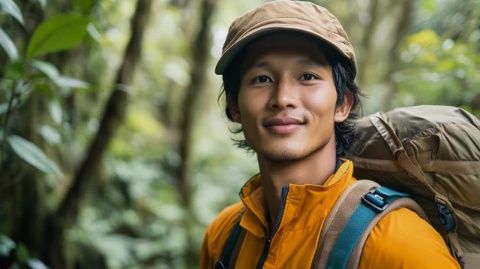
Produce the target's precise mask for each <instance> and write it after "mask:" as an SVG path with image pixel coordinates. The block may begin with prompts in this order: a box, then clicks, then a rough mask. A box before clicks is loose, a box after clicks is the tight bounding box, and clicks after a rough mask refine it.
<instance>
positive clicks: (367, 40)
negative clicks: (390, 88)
mask: <svg viewBox="0 0 480 269" xmlns="http://www.w3.org/2000/svg"><path fill="white" fill-rule="evenodd" d="M369 14H370V21H369V22H368V25H367V27H365V31H364V33H363V37H362V41H361V43H360V44H361V48H362V51H363V54H362V55H361V56H362V57H361V61H360V62H359V64H358V81H359V82H360V84H364V85H366V84H367V83H366V75H367V66H368V63H369V60H370V56H371V54H372V51H373V49H374V48H373V46H372V39H373V37H374V36H375V31H376V30H377V26H378V19H379V17H380V16H379V0H371V2H370V10H369Z"/></svg>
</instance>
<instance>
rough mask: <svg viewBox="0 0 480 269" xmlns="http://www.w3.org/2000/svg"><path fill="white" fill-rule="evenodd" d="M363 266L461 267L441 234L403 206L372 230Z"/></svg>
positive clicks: (362, 268)
mask: <svg viewBox="0 0 480 269" xmlns="http://www.w3.org/2000/svg"><path fill="white" fill-rule="evenodd" d="M359 268H360V269H366V268H392V269H397V268H398V269H400V268H409V269H416V268H419V269H420V268H422V269H428V268H431V269H443V268H445V269H447V268H460V266H459V264H458V262H457V261H456V260H455V258H453V257H452V255H450V252H449V249H448V247H447V245H446V244H445V242H444V240H443V238H442V237H441V236H440V234H439V233H438V232H437V231H436V230H435V229H434V228H433V227H432V226H431V225H430V224H429V223H427V222H426V221H425V220H423V219H422V218H420V217H419V216H418V215H417V214H416V213H415V212H413V211H411V210H409V209H406V208H402V209H398V210H395V211H393V212H391V213H390V214H388V215H386V216H385V217H384V218H383V219H381V220H380V221H379V223H378V224H377V225H376V226H375V228H374V229H373V230H372V232H371V233H370V235H369V237H368V238H367V241H366V242H365V246H364V248H363V252H362V257H361V259H360V266H359Z"/></svg>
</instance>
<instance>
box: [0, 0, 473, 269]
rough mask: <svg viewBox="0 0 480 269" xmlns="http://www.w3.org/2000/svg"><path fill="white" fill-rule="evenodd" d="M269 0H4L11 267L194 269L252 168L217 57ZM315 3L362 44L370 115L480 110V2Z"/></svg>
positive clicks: (1, 143)
mask: <svg viewBox="0 0 480 269" xmlns="http://www.w3.org/2000/svg"><path fill="white" fill-rule="evenodd" d="M262 2H263V1H260V0H237V1H233V0H223V1H221V0H121V1H120V0H72V1H61V0H0V157H1V166H0V268H2V269H3V268H12V269H13V268H36V269H40V268H46V267H47V266H48V268H52V269H63V268H67V269H68V268H78V269H80V268H112V269H113V268H196V267H197V261H198V252H199V248H200V244H201V241H202V237H203V231H204V229H205V227H206V225H207V224H208V223H209V222H210V221H211V220H212V218H213V217H214V216H215V215H216V213H218V212H219V210H221V209H222V208H223V207H224V206H226V205H228V204H230V203H232V202H235V201H237V200H238V196H237V193H238V190H239V188H240V187H241V186H242V185H243V183H244V182H245V181H246V180H247V179H248V178H249V177H250V176H252V175H254V174H255V172H256V170H257V166H256V160H255V156H253V155H250V154H248V153H246V152H243V151H242V150H239V149H236V148H235V147H234V146H233V145H232V142H231V138H232V135H231V134H230V132H229V129H228V128H229V123H228V121H227V120H226V117H225V116H224V114H223V102H221V101H220V102H218V101H217V97H218V94H219V91H220V89H221V79H220V77H218V76H215V75H214V72H213V67H214V63H215V60H216V59H218V57H219V55H220V53H221V46H222V43H223V41H224V39H225V36H226V33H227V30H228V26H229V24H230V22H231V21H232V20H233V18H235V17H236V16H238V15H240V14H242V13H243V12H246V11H247V10H250V9H252V8H254V7H256V6H258V5H259V4H260V3H262ZM314 2H317V3H319V4H322V5H324V6H326V7H328V8H329V9H331V10H332V11H333V13H334V14H336V15H337V16H338V17H339V18H340V20H341V21H342V23H343V25H344V26H345V28H346V30H347V32H348V33H349V35H350V38H351V40H352V41H353V43H354V47H355V48H356V53H357V57H358V70H359V74H358V79H357V80H358V82H359V84H360V86H361V87H362V88H363V91H364V93H365V94H366V95H367V97H368V98H367V99H365V100H364V106H363V113H364V114H368V113H371V112H375V111H378V110H389V109H391V108H394V107H398V106H410V105H417V104H443V105H453V106H461V107H463V108H466V109H467V110H469V111H471V112H473V113H475V114H476V115H477V116H478V115H480V75H479V74H478V72H479V71H480V1H479V0H381V1H380V0H330V1H328V0H324V1H314ZM230 127H231V126H230Z"/></svg>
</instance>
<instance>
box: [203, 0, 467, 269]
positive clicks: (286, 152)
mask: <svg viewBox="0 0 480 269" xmlns="http://www.w3.org/2000/svg"><path fill="white" fill-rule="evenodd" d="M216 73H217V74H221V75H222V76H223V82H224V91H225V97H226V101H227V107H226V113H227V116H228V118H229V119H231V120H233V121H234V122H237V123H239V124H240V125H241V131H242V132H243V134H244V136H245V141H238V145H239V146H242V147H247V148H249V149H252V150H253V151H255V153H256V156H257V159H258V164H259V168H260V173H259V174H258V175H257V176H254V177H253V178H252V179H250V180H249V181H248V182H247V183H246V184H245V186H244V187H243V188H242V190H241V192H240V197H241V200H242V201H241V202H240V203H237V204H234V205H232V206H230V207H227V208H226V209H224V210H223V211H222V212H221V213H220V214H219V216H218V217H217V218H216V219H215V220H214V221H213V223H212V224H211V225H210V226H209V227H208V229H207V232H206V234H205V239H204V242H203V247H202V252H201V264H200V268H214V267H215V266H216V264H217V262H218V261H219V259H220V256H221V255H222V251H223V249H224V247H225V245H226V241H227V239H228V238H229V235H230V234H231V232H232V230H233V229H234V226H235V225H236V224H237V223H238V222H239V224H240V227H241V228H242V229H243V230H244V231H245V233H244V235H243V236H242V240H241V244H240V245H239V246H236V248H237V249H236V251H235V253H236V254H235V257H232V259H231V261H230V264H229V265H228V268H311V266H312V264H313V263H314V258H315V252H316V246H317V242H318V240H319V239H320V238H319V237H320V232H321V230H322V227H323V224H324V221H325V219H326V217H327V216H328V214H329V212H330V211H331V209H332V207H333V205H334V203H335V201H336V200H337V198H338V197H339V196H340V195H341V194H342V192H343V191H344V190H345V189H346V188H347V187H348V186H349V185H351V184H352V183H353V182H355V179H354V178H353V177H352V173H353V169H354V165H353V164H352V162H351V161H349V160H346V159H342V158H341V157H342V155H343V151H344V149H345V148H346V147H347V146H348V144H349V143H350V141H351V139H352V138H351V132H352V128H353V125H352V124H351V123H350V120H351V118H352V117H353V114H352V113H351V112H350V111H351V110H352V109H354V108H355V106H356V105H357V104H358V99H359V98H358V96H359V88H358V87H357V86H356V84H355V83H354V78H355V73H356V69H355V56H354V52H353V48H352V45H351V44H350V41H349V40H348V37H347V35H346V33H345V31H344V30H343V28H342V26H341V25H340V23H339V22H338V20H337V19H336V18H335V17H334V16H333V15H332V14H331V13H330V12H328V11H327V10H326V9H324V8H322V7H320V6H317V5H315V4H313V3H309V2H300V1H298V2H297V1H273V2H268V3H266V4H264V5H262V6H260V7H259V8H257V9H256V10H253V11H251V12H249V13H247V14H245V15H243V16H242V17H240V18H238V19H237V20H235V21H234V22H233V24H232V25H231V27H230V29H229V33H228V36H227V40H226V42H225V45H224V49H223V55H222V57H221V58H220V60H219V62H218V64H217V67H216ZM232 263H233V265H232ZM217 266H218V265H217ZM220 267H221V268H223V267H222V266H220ZM359 267H360V268H435V269H437V268H458V267H459V265H458V263H457V262H456V260H455V259H454V258H453V257H452V256H451V255H450V253H449V251H448V248H447V246H446V245H445V243H444V241H443V239H442V238H441V236H440V235H439V234H438V233H437V232H436V231H435V230H434V229H433V228H432V227H431V226H430V225H429V224H428V223H427V222H426V221H424V220H423V219H422V218H420V217H419V216H418V215H417V214H416V213H414V212H413V211H411V210H409V209H406V208H402V209H399V210H396V211H393V212H392V213H390V214H388V215H387V216H386V217H384V218H383V219H382V220H381V221H380V222H379V223H378V224H377V225H376V226H375V228H374V229H373V231H372V233H371V234H370V236H369V237H368V239H367V241H366V243H365V246H364V248H363V252H362V256H361V260H360V263H359Z"/></svg>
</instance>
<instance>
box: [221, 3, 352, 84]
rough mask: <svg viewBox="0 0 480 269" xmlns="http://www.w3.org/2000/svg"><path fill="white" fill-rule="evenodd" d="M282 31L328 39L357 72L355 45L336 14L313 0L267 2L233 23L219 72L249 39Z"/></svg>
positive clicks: (222, 70)
mask: <svg viewBox="0 0 480 269" xmlns="http://www.w3.org/2000/svg"><path fill="white" fill-rule="evenodd" d="M282 30H290V31H297V32H303V33H307V34H310V35H312V36H314V37H317V38H319V39H321V40H322V41H325V42H326V43H328V44H330V45H331V46H332V47H333V48H335V49H336V50H338V51H339V52H340V53H341V54H342V55H343V56H345V57H346V58H347V59H348V60H349V61H350V63H351V65H352V67H353V70H354V72H356V67H355V53H354V51H353V47H352V44H351V43H350V40H349V39H348V36H347V33H346V32H345V30H343V27H342V25H341V24H340V22H339V21H338V19H337V18H336V17H335V16H334V15H333V14H332V13H330V12H329V11H328V10H327V9H326V8H324V7H321V6H318V5H315V4H313V3H311V2H304V1H289V0H280V1H271V2H268V3H265V4H263V5H262V6H260V7H258V8H257V9H254V10H252V11H250V12H248V13H246V14H245V15H243V16H241V17H240V18H238V19H236V20H235V21H234V22H233V23H232V25H231V26H230V28H229V29H228V35H227V39H226V40H225V44H224V45H223V50H222V57H220V60H218V63H217V66H216V67H215V73H217V74H219V75H221V74H223V73H224V72H225V70H226V69H227V67H228V66H229V65H230V63H231V62H232V60H233V59H234V58H235V57H236V55H237V54H238V53H239V52H240V51H241V49H242V48H243V47H245V45H246V44H247V43H248V42H250V41H252V40H254V39H256V38H258V37H259V36H262V35H264V34H266V33H271V32H276V31H282Z"/></svg>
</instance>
